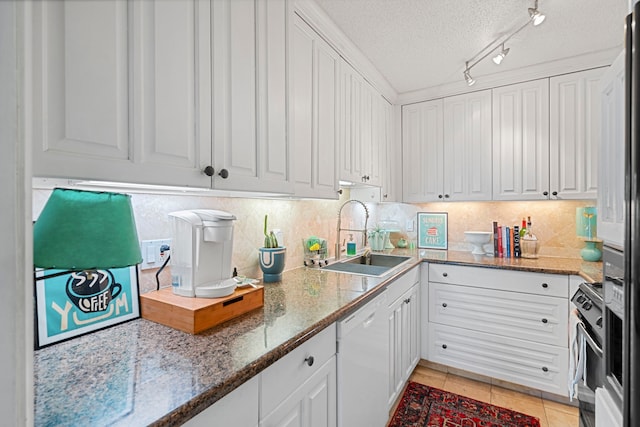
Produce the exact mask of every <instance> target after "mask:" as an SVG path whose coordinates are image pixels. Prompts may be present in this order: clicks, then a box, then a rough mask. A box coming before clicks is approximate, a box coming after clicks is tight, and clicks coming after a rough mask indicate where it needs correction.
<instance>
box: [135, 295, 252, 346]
mask: <svg viewBox="0 0 640 427" xmlns="http://www.w3.org/2000/svg"><path fill="white" fill-rule="evenodd" d="M263 305H264V287H263V286H262V285H258V288H253V287H246V288H242V289H236V290H235V292H234V293H233V294H231V295H229V296H226V297H222V298H189V297H183V296H180V295H175V294H174V293H173V291H172V290H171V288H163V289H160V290H158V291H152V292H148V293H145V294H142V295H140V313H141V316H142V318H143V319H147V320H151V321H153V322H156V323H160V324H162V325H165V326H169V327H171V328H174V329H178V330H180V331H184V332H188V333H190V334H197V333H200V332H202V331H205V330H207V329H209V328H212V327H213V326H216V325H218V324H220V323H222V322H225V321H227V320H229V319H233V318H234V317H237V316H240V315H242V314H244V313H247V312H249V311H251V310H254V309H256V308H259V307H262V306H263Z"/></svg>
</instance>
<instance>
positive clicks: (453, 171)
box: [438, 90, 492, 201]
mask: <svg viewBox="0 0 640 427" xmlns="http://www.w3.org/2000/svg"><path fill="white" fill-rule="evenodd" d="M491 160H492V153H491V91H490V90H484V91H480V92H472V93H468V94H464V95H458V96H452V97H449V98H445V99H444V178H443V187H442V194H439V195H438V199H443V200H445V201H446V200H452V201H470V200H491V179H492V172H491V171H492V168H491Z"/></svg>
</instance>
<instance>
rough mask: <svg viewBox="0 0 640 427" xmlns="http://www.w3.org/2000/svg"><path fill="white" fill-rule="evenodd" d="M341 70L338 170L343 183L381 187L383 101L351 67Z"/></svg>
mask: <svg viewBox="0 0 640 427" xmlns="http://www.w3.org/2000/svg"><path fill="white" fill-rule="evenodd" d="M340 62H341V69H340V167H339V171H338V174H339V177H340V180H342V181H349V182H354V183H357V184H360V183H362V184H368V185H374V186H381V185H382V174H383V170H382V162H383V159H382V154H381V153H384V146H385V138H386V130H385V126H386V124H385V119H384V115H385V113H384V111H383V105H384V103H386V100H385V99H384V98H382V96H381V95H380V94H379V93H378V92H377V91H376V90H375V89H374V88H373V86H371V85H370V84H369V83H368V82H367V81H366V80H365V79H364V78H363V77H362V76H361V75H360V73H358V72H357V71H356V70H355V69H354V68H353V67H352V66H351V65H349V64H348V63H347V62H346V61H344V60H341V61H340Z"/></svg>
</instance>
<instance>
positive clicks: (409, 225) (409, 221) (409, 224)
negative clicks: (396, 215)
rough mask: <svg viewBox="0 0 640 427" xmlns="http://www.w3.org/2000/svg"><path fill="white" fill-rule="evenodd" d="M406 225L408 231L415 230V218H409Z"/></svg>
mask: <svg viewBox="0 0 640 427" xmlns="http://www.w3.org/2000/svg"><path fill="white" fill-rule="evenodd" d="M405 225H406V227H405V228H406V229H407V231H413V219H408V220H407V223H406V224H405Z"/></svg>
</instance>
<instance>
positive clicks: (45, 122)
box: [30, 0, 293, 193]
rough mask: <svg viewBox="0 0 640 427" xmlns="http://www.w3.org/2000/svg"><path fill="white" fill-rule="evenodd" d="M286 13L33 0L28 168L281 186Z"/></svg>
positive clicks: (252, 3) (140, 179) (250, 7)
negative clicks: (30, 154)
mask: <svg viewBox="0 0 640 427" xmlns="http://www.w3.org/2000/svg"><path fill="white" fill-rule="evenodd" d="M288 14H289V10H288V3H287V1H286V0H239V1H231V0H219V1H218V0H217V1H214V2H210V1H207V0H165V1H148V2H131V3H129V4H128V3H125V2H72V1H68V2H37V3H34V7H33V12H32V22H33V34H32V36H31V40H33V43H32V45H31V46H30V55H31V59H32V64H33V66H32V69H31V70H30V71H31V75H32V79H31V80H30V83H31V85H32V90H31V93H32V94H33V97H32V98H31V102H30V108H31V109H32V120H33V126H32V128H33V130H34V135H33V136H34V138H33V140H34V150H33V151H34V153H33V156H34V175H35V176H47V177H60V178H75V179H91V180H106V181H119V182H128V183H143V184H168V185H179V186H195V187H204V188H218V189H226V190H250V191H269V192H281V193H282V192H284V193H292V191H293V184H292V180H291V165H292V163H291V162H292V157H291V153H290V151H289V146H288V140H287V80H286V75H287V49H286V47H287V39H286V37H287V21H288ZM212 94H213V97H212ZM207 166H209V168H207ZM205 170H207V171H208V172H209V175H211V176H212V177H213V178H212V177H211V176H208V175H207V174H206V173H205ZM223 170H224V172H222V171H223ZM212 171H213V172H212ZM225 177H226V178H225Z"/></svg>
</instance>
